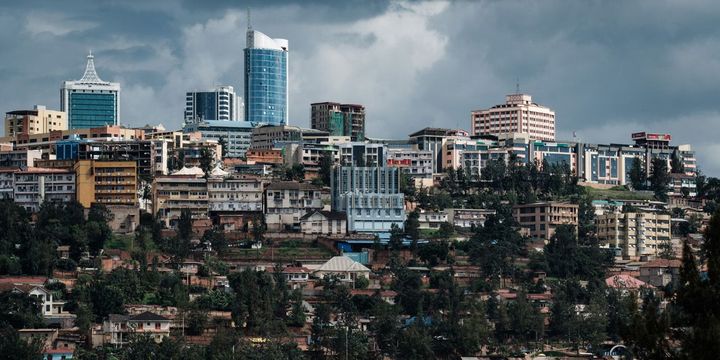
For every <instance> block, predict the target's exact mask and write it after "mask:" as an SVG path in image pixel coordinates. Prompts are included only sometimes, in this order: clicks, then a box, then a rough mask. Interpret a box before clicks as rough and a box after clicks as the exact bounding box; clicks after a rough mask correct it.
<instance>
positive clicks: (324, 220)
mask: <svg viewBox="0 0 720 360" xmlns="http://www.w3.org/2000/svg"><path fill="white" fill-rule="evenodd" d="M300 231H301V232H302V233H303V234H318V235H320V234H322V235H344V234H345V233H347V217H346V216H345V213H342V212H337V211H320V210H316V211H312V212H309V213H307V214H305V216H303V217H301V218H300Z"/></svg>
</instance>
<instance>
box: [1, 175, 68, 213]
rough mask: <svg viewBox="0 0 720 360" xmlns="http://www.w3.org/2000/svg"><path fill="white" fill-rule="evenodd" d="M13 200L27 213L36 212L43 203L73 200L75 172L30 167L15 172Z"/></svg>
mask: <svg viewBox="0 0 720 360" xmlns="http://www.w3.org/2000/svg"><path fill="white" fill-rule="evenodd" d="M13 182H14V184H13V185H14V188H13V193H14V195H13V198H14V200H15V203H17V204H18V205H20V206H22V207H24V208H25V209H26V210H27V211H29V212H37V211H38V210H39V209H40V205H42V204H43V202H45V201H57V202H71V201H73V200H75V189H76V187H75V186H76V185H75V172H73V171H72V170H64V169H45V168H35V167H30V168H27V169H24V170H20V171H17V172H15V178H14V181H13Z"/></svg>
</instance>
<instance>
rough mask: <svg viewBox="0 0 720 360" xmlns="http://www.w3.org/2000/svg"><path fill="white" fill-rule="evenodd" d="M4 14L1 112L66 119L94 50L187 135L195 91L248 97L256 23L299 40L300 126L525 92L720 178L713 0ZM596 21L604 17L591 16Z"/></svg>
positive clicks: (406, 118)
mask: <svg viewBox="0 0 720 360" xmlns="http://www.w3.org/2000/svg"><path fill="white" fill-rule="evenodd" d="M301 4H302V5H300V4H299V3H294V2H290V1H245V2H241V3H238V2H235V1H229V0H228V1H214V2H211V3H209V4H208V3H205V2H200V1H190V0H187V1H170V0H166V1H158V2H155V1H153V2H143V3H135V2H111V1H97V2H81V1H64V2H54V1H47V2H33V3H32V4H25V3H3V4H0V9H1V10H2V11H1V12H0V28H1V29H2V30H3V31H2V33H0V44H1V45H2V48H3V49H4V56H3V61H2V63H0V81H2V83H3V84H4V85H5V86H3V87H0V110H2V111H3V112H7V111H12V110H17V109H24V108H30V107H32V106H33V105H35V104H39V105H46V106H47V107H48V108H51V109H59V98H60V96H59V88H60V84H61V82H62V81H64V80H73V79H79V78H80V77H81V76H82V73H83V70H84V68H85V56H86V55H87V52H88V50H92V51H93V55H95V64H96V68H97V71H98V74H99V76H100V77H101V78H102V79H103V80H106V81H116V82H120V84H121V87H122V92H121V122H122V123H123V124H124V125H128V126H142V125H145V124H158V123H162V124H163V125H165V127H166V128H177V127H180V126H181V124H182V119H183V106H184V99H185V92H186V91H189V90H193V89H202V88H209V87H213V86H215V85H220V84H222V85H231V86H233V87H235V89H236V92H237V93H238V94H239V95H241V96H243V93H242V89H243V71H244V69H243V64H244V60H243V48H244V47H245V30H246V28H247V15H246V8H250V9H251V19H252V26H253V28H254V29H255V30H258V31H261V32H263V33H265V34H267V35H268V36H270V37H273V38H286V39H288V40H289V48H290V52H289V68H290V73H289V81H290V85H289V86H290V104H289V110H290V124H292V125H298V126H305V127H308V126H309V113H310V103H312V102H319V101H338V102H351V103H360V104H363V105H365V106H366V109H367V134H368V136H370V137H379V138H404V137H406V136H407V135H408V134H409V133H411V132H413V131H415V130H419V129H421V128H423V127H426V126H430V127H449V128H463V129H469V128H470V111H471V110H474V109H479V108H487V107H490V106H493V105H495V104H499V103H502V102H503V101H504V97H505V95H507V94H509V93H512V92H514V91H515V86H516V83H517V82H519V84H520V87H521V90H522V92H525V93H528V94H530V95H532V96H533V99H534V101H536V102H538V103H540V104H543V105H545V106H548V107H550V108H551V109H553V110H554V111H555V112H556V114H557V129H558V139H559V140H562V139H567V140H569V139H571V138H572V134H573V132H575V133H576V134H577V136H578V138H579V139H580V140H582V141H585V142H592V143H629V142H630V133H632V132H636V131H650V132H668V133H671V134H672V136H673V141H672V143H673V144H681V143H683V144H685V143H687V144H691V145H692V146H693V149H694V150H695V151H696V153H697V158H698V163H699V166H700V168H701V169H702V171H703V172H705V173H706V174H708V175H713V176H720V157H718V156H715V155H716V154H717V153H718V152H719V151H720V143H718V142H717V141H716V140H715V138H716V137H717V136H718V134H720V109H719V108H718V106H717V103H718V102H717V100H716V99H715V97H716V96H717V94H720V83H719V82H718V81H717V79H716V78H717V74H719V73H720V27H718V26H717V19H718V18H720V4H716V3H714V2H711V1H700V0H697V1H695V0H692V1H683V2H680V1H669V0H668V1H626V2H601V1H586V2H575V1H569V0H565V1H560V0H558V1H554V0H551V1H543V2H529V1H477V2H472V1H457V2H439V1H430V2H419V1H412V2H395V1H379V0H378V1H369V2H367V1H359V0H353V1H347V2H325V1H320V0H317V1H315V0H311V1H303V2H302V3H301ZM587 14H592V15H593V16H592V17H588V16H587Z"/></svg>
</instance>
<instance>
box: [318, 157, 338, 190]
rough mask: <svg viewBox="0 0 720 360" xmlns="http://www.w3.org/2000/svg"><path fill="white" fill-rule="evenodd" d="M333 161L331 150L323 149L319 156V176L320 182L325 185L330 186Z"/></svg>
mask: <svg viewBox="0 0 720 360" xmlns="http://www.w3.org/2000/svg"><path fill="white" fill-rule="evenodd" d="M334 163H335V161H334V159H333V156H332V152H330V151H324V152H323V153H322V155H321V156H320V170H319V178H320V180H321V181H322V184H323V185H325V186H331V184H330V179H331V177H332V176H331V175H332V171H333V164H334Z"/></svg>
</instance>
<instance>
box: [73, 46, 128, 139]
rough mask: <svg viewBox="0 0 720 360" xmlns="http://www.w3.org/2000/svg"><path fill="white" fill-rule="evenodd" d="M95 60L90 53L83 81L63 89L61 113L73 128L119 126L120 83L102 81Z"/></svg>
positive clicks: (77, 81) (75, 81)
mask: <svg viewBox="0 0 720 360" xmlns="http://www.w3.org/2000/svg"><path fill="white" fill-rule="evenodd" d="M94 59H95V57H94V56H93V55H92V52H91V53H89V54H88V56H87V65H86V66H85V74H83V76H82V78H81V79H80V80H70V81H65V82H63V85H62V88H61V89H60V111H65V112H66V113H67V118H68V123H69V127H70V129H87V128H94V127H102V126H105V125H118V124H120V84H119V83H114V82H108V81H102V80H100V77H99V76H98V74H97V72H96V71H95V62H94Z"/></svg>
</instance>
